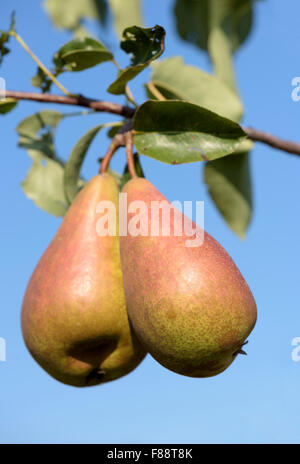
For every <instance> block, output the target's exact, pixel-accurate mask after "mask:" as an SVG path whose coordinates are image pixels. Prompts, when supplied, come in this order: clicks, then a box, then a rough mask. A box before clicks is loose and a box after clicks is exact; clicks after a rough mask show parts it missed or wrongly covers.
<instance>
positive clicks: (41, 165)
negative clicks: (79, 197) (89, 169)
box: [22, 151, 69, 216]
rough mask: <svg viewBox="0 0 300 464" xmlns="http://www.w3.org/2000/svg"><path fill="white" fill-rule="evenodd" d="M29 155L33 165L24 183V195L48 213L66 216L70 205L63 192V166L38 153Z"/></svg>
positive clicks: (30, 152)
mask: <svg viewBox="0 0 300 464" xmlns="http://www.w3.org/2000/svg"><path fill="white" fill-rule="evenodd" d="M29 155H30V157H31V158H32V160H33V164H32V166H31V168H30V170H29V172H28V174H27V176H26V179H25V180H24V182H22V188H23V191H24V193H25V194H26V195H27V196H28V198H30V199H31V200H33V201H34V203H35V204H36V205H37V206H38V207H39V208H41V209H43V210H44V211H46V212H47V213H50V214H53V215H54V216H64V215H65V213H66V211H67V209H68V206H69V205H68V203H67V201H66V199H65V195H64V191H63V175H64V168H63V166H62V165H61V164H60V163H59V162H58V161H56V160H54V159H50V158H47V157H45V156H42V155H41V154H39V153H38V152H36V151H35V152H32V151H29Z"/></svg>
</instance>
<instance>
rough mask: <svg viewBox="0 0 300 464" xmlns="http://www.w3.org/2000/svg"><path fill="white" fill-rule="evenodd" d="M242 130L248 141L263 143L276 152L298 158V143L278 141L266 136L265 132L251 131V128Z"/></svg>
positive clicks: (277, 138)
mask: <svg viewBox="0 0 300 464" xmlns="http://www.w3.org/2000/svg"><path fill="white" fill-rule="evenodd" d="M243 129H244V131H245V132H246V134H247V135H248V137H249V139H251V140H253V141H255V142H261V143H265V144H266V145H270V146H271V147H273V148H277V149H278V150H282V151H286V152H288V153H291V154H293V155H297V156H300V144H299V143H296V142H290V141H288V140H283V139H280V138H279V137H276V136H275V135H272V134H268V133H267V132H263V131H260V130H257V129H252V127H244V128H243Z"/></svg>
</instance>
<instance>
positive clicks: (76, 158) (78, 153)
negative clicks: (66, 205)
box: [64, 124, 105, 203]
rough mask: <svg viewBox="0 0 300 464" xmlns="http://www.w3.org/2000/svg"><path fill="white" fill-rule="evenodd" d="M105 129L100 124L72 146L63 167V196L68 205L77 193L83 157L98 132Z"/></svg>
mask: <svg viewBox="0 0 300 464" xmlns="http://www.w3.org/2000/svg"><path fill="white" fill-rule="evenodd" d="M103 127H105V125H103V124H101V125H99V126H96V127H93V128H92V129H90V130H89V131H88V132H87V133H86V134H84V135H83V136H82V137H81V138H80V140H78V142H77V143H76V145H75V146H74V148H73V150H72V152H71V155H70V157H69V159H68V161H67V163H66V166H65V175H64V189H65V194H66V197H67V199H68V201H69V202H70V203H72V201H73V199H74V198H75V196H76V195H77V193H78V183H79V181H80V170H81V166H82V163H83V161H84V158H85V155H86V153H87V151H88V149H89V147H90V145H91V143H92V141H93V140H94V138H95V136H96V135H97V134H98V132H99V131H100V130H101V129H102V128H103Z"/></svg>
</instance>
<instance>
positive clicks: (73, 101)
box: [5, 90, 135, 118]
mask: <svg viewBox="0 0 300 464" xmlns="http://www.w3.org/2000/svg"><path fill="white" fill-rule="evenodd" d="M5 96H6V97H7V98H15V99H16V100H33V101H37V102H44V103H59V104H63V105H73V106H84V107H86V108H91V109H93V110H95V111H103V112H106V113H113V114H119V115H120V116H124V117H125V118H131V117H132V116H133V115H134V113H135V109H134V108H131V107H130V106H126V105H120V104H118V103H111V102H106V101H102V100H93V99H91V98H87V97H84V96H83V95H77V96H76V95H74V96H70V97H68V96H64V95H50V94H43V93H35V92H15V91H12V90H6V92H5Z"/></svg>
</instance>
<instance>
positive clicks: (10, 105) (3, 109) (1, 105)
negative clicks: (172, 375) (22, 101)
mask: <svg viewBox="0 0 300 464" xmlns="http://www.w3.org/2000/svg"><path fill="white" fill-rule="evenodd" d="M17 104H18V101H17V100H15V99H14V98H5V99H4V100H0V114H6V113H9V111H11V110H13V109H14V108H15V107H16V106H17Z"/></svg>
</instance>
